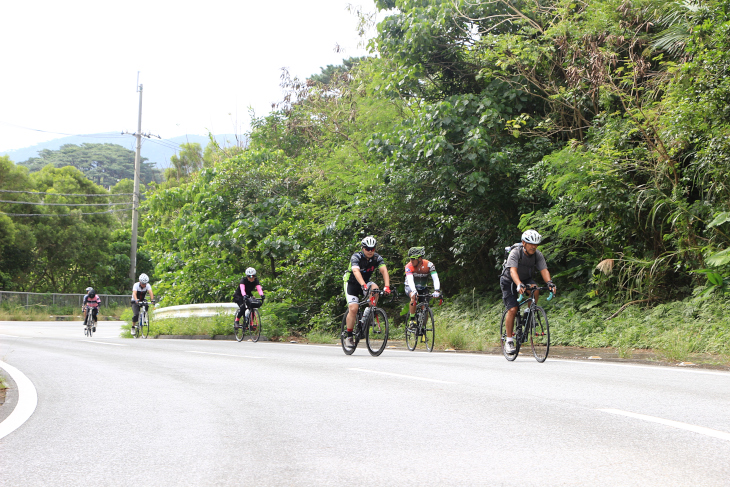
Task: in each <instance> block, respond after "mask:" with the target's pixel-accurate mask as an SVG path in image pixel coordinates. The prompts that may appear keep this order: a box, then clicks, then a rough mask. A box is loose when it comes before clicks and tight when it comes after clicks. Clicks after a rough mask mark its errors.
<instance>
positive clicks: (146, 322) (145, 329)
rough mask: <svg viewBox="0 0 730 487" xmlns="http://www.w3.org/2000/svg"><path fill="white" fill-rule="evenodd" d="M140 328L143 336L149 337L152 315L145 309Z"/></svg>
mask: <svg viewBox="0 0 730 487" xmlns="http://www.w3.org/2000/svg"><path fill="white" fill-rule="evenodd" d="M139 328H140V330H139V331H140V332H141V333H142V337H144V338H147V336H148V335H149V334H150V316H149V315H148V314H147V312H146V311H145V313H144V315H142V316H140V320H139Z"/></svg>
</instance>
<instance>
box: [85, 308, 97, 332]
mask: <svg viewBox="0 0 730 487" xmlns="http://www.w3.org/2000/svg"><path fill="white" fill-rule="evenodd" d="M84 311H85V312H86V318H84V336H87V337H91V335H92V334H93V333H94V328H96V323H95V322H94V316H93V313H92V311H91V308H89V307H88V306H84Z"/></svg>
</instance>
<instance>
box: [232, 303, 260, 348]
mask: <svg viewBox="0 0 730 487" xmlns="http://www.w3.org/2000/svg"><path fill="white" fill-rule="evenodd" d="M247 302H248V308H247V309H246V311H245V312H244V313H243V322H242V323H240V324H239V325H238V328H236V326H235V325H234V326H233V328H234V332H235V335H236V340H238V341H239V342H240V341H243V338H244V337H245V336H248V337H249V338H250V339H251V341H252V342H257V341H259V338H260V337H261V313H260V312H259V308H260V307H261V305H262V304H263V303H264V301H263V299H255V298H249V299H248V301H247Z"/></svg>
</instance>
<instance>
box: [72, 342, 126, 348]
mask: <svg viewBox="0 0 730 487" xmlns="http://www.w3.org/2000/svg"><path fill="white" fill-rule="evenodd" d="M79 341H80V342H84V343H98V344H100V345H114V346H115V347H126V345H122V344H121V343H109V342H97V341H96V340H79Z"/></svg>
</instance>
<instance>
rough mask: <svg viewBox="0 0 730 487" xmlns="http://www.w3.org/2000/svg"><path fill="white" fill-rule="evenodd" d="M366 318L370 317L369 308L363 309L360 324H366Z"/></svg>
mask: <svg viewBox="0 0 730 487" xmlns="http://www.w3.org/2000/svg"><path fill="white" fill-rule="evenodd" d="M368 316H370V308H365V311H363V313H362V322H363V323H367V322H368Z"/></svg>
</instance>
